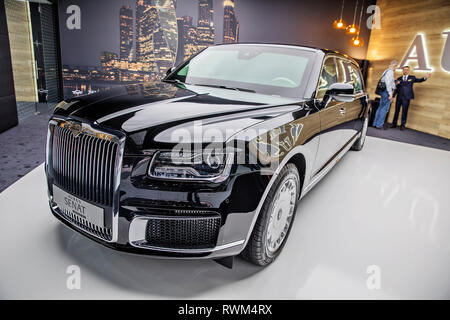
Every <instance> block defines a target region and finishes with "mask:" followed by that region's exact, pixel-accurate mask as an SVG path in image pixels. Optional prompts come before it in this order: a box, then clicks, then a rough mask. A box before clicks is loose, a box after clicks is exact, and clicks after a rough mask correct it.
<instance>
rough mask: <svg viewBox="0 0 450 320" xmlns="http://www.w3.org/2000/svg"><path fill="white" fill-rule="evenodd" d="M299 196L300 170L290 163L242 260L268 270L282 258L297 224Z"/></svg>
mask: <svg viewBox="0 0 450 320" xmlns="http://www.w3.org/2000/svg"><path fill="white" fill-rule="evenodd" d="M299 194H300V177H299V173H298V170H297V167H296V166H295V165H294V164H292V163H288V164H287V165H286V166H285V167H284V168H283V169H282V170H281V172H280V174H279V175H278V177H277V178H276V180H275V183H274V184H273V185H272V188H271V189H270V190H269V193H268V194H267V198H266V200H265V201H264V205H263V207H262V209H261V212H260V214H259V217H258V220H257V221H256V224H255V227H254V228H253V232H252V235H251V237H250V239H249V240H248V243H247V246H246V247H245V249H244V251H243V252H242V257H243V258H244V259H246V260H248V261H250V262H252V263H254V264H257V265H260V266H265V265H268V264H269V263H271V262H272V261H274V260H275V258H276V257H277V256H278V255H279V254H280V252H281V250H282V248H283V246H284V244H285V242H286V239H287V237H288V235H289V232H290V230H291V227H292V223H293V221H294V216H295V211H296V209H297V200H298V198H299Z"/></svg>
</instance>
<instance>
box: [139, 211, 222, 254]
mask: <svg viewBox="0 0 450 320" xmlns="http://www.w3.org/2000/svg"><path fill="white" fill-rule="evenodd" d="M220 223H221V218H220V216H210V217H183V218H181V217H180V218H178V217H150V218H149V220H148V222H147V227H146V233H145V237H146V239H145V240H146V242H147V243H146V245H148V246H151V247H157V248H168V249H206V248H213V247H214V246H215V245H216V242H217V236H218V233H219V228H220Z"/></svg>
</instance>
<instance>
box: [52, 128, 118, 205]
mask: <svg viewBox="0 0 450 320" xmlns="http://www.w3.org/2000/svg"><path fill="white" fill-rule="evenodd" d="M52 141H53V144H52V153H51V154H52V158H51V169H52V173H53V178H54V183H55V184H57V185H59V186H60V187H61V188H62V189H64V190H66V191H67V192H69V193H71V194H73V195H75V196H77V197H80V198H82V199H84V200H88V201H91V202H94V203H96V204H99V205H102V206H108V207H111V206H112V203H113V193H114V168H115V163H116V158H117V152H118V147H119V146H118V143H117V142H114V141H111V140H106V139H102V138H99V137H95V136H92V135H88V134H84V133H81V134H79V135H78V136H74V135H73V134H72V132H71V131H70V129H68V128H66V127H63V126H59V125H56V126H55V127H54V130H53V138H52Z"/></svg>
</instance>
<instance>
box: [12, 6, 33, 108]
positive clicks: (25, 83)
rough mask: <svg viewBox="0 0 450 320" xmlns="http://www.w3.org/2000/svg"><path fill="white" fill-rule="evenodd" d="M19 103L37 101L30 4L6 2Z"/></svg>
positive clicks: (15, 86) (15, 85)
mask: <svg viewBox="0 0 450 320" xmlns="http://www.w3.org/2000/svg"><path fill="white" fill-rule="evenodd" d="M5 9H6V18H7V23H8V34H9V43H10V47H11V62H12V67H13V77H14V88H15V93H16V100H17V101H28V102H36V101H37V85H36V73H35V62H34V50H33V40H32V34H31V29H30V28H31V27H30V14H29V12H30V11H29V7H28V2H22V1H16V0H5Z"/></svg>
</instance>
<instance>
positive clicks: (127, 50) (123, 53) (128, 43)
mask: <svg viewBox="0 0 450 320" xmlns="http://www.w3.org/2000/svg"><path fill="white" fill-rule="evenodd" d="M132 49H133V10H131V8H130V7H129V6H123V7H121V8H120V59H121V60H129V61H131V60H133V56H132Z"/></svg>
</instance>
